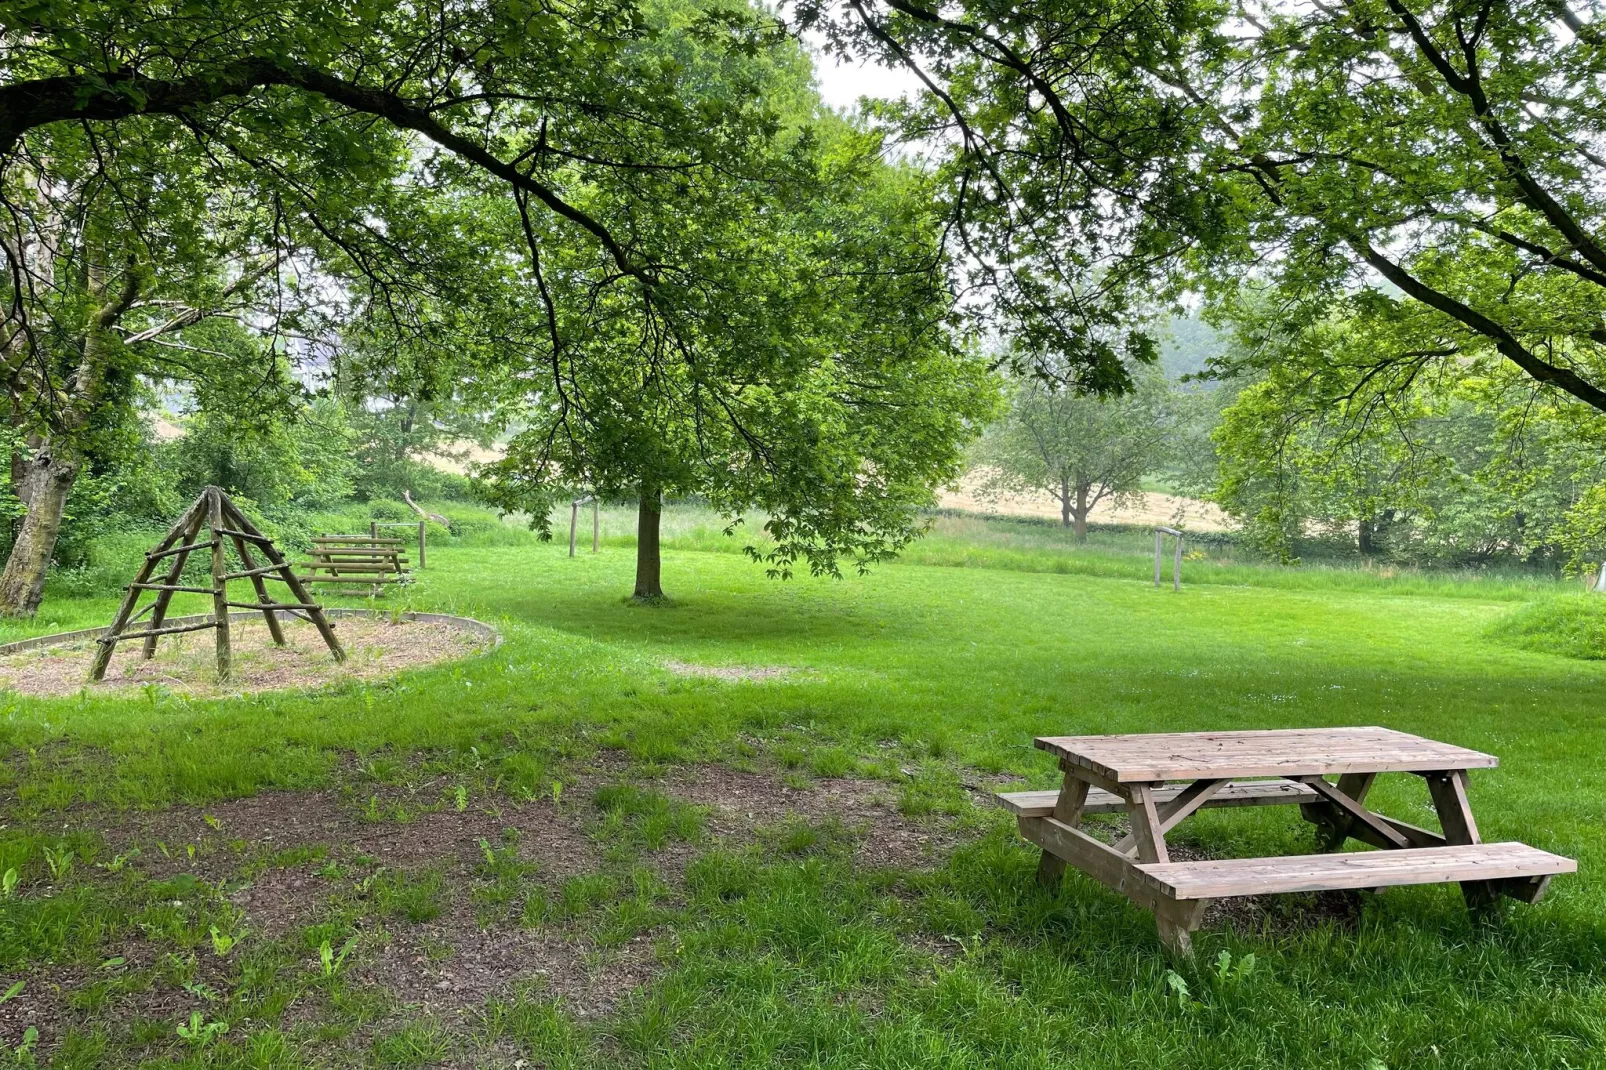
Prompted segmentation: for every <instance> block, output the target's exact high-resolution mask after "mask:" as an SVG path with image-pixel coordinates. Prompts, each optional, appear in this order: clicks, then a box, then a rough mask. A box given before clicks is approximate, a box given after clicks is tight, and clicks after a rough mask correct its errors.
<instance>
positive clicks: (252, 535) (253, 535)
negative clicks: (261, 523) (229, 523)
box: [214, 521, 273, 546]
mask: <svg viewBox="0 0 1606 1070" xmlns="http://www.w3.org/2000/svg"><path fill="white" fill-rule="evenodd" d="M236 522H237V521H236ZM214 530H215V533H216V534H218V535H227V536H228V537H229V538H231V539H236V538H238V539H250V540H251V541H252V542H254V543H256V544H257V545H258V546H267V545H271V544H272V543H273V540H272V539H270V538H268V537H267V536H266V535H264V534H262V533H261V532H260V531H241V530H239V529H238V528H216V529H214Z"/></svg>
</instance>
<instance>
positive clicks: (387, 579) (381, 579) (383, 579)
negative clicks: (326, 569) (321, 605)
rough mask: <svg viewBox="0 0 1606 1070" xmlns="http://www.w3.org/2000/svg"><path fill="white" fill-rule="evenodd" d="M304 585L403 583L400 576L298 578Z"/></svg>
mask: <svg viewBox="0 0 1606 1070" xmlns="http://www.w3.org/2000/svg"><path fill="white" fill-rule="evenodd" d="M297 579H299V580H300V581H301V582H302V583H401V582H402V577H400V576H298V577H297Z"/></svg>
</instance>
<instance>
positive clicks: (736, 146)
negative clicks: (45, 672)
mask: <svg viewBox="0 0 1606 1070" xmlns="http://www.w3.org/2000/svg"><path fill="white" fill-rule="evenodd" d="M777 39H778V31H777V29H776V27H775V25H774V23H773V21H772V20H771V19H768V18H766V17H763V16H761V15H759V14H757V13H755V12H753V11H752V10H750V9H749V8H747V7H746V6H745V5H742V4H732V3H720V2H717V0H716V2H709V3H707V4H703V5H674V4H655V3H650V2H641V3H638V2H634V0H585V2H582V3H579V4H572V3H564V4H556V5H554V4H540V3H536V4H531V3H527V2H524V0H477V2H471V3H467V4H458V3H437V2H426V3H423V4H415V5H403V6H390V7H375V6H373V5H369V4H358V3H350V4H329V3H323V2H322V0H319V2H311V0H287V2H278V3H274V2H268V3H258V2H251V3H246V2H243V0H213V2H209V3H202V4H194V5H185V6H183V7H182V8H180V9H178V10H174V9H172V8H171V7H170V6H169V5H166V4H154V3H141V2H134V0H89V2H85V3H79V2H77V0H70V2H69V0H58V2H50V0H43V2H36V3H29V4H27V5H23V6H14V7H12V8H10V9H7V11H6V13H5V17H4V19H3V20H0V61H3V70H4V75H3V77H0V189H3V190H4V192H5V196H6V198H7V202H8V203H7V207H9V208H10V209H11V210H10V212H9V213H7V215H6V216H5V218H4V219H0V223H3V224H4V225H5V226H6V227H8V228H9V231H10V237H11V239H12V240H11V241H10V243H9V244H8V245H7V246H6V248H7V249H8V252H10V253H11V255H9V257H8V268H9V270H10V272H11V273H12V278H13V285H12V287H11V291H10V297H11V303H10V316H9V318H8V319H7V321H6V328H7V335H6V337H7V338H10V339H12V340H13V341H14V342H15V343H16V347H17V348H16V353H17V355H16V356H15V359H16V360H17V361H18V362H19V363H20V362H28V361H33V362H38V361H40V360H42V359H45V357H44V354H45V342H44V341H43V340H42V335H41V332H40V331H39V330H38V329H36V326H35V325H36V324H37V323H38V322H40V321H41V319H42V318H44V317H45V316H46V315H47V313H46V312H45V311H43V310H42V309H41V307H40V305H39V303H38V301H37V300H36V297H37V295H36V293H35V292H34V290H33V288H32V287H31V285H30V284H29V282H28V277H29V275H30V273H33V274H37V273H38V272H37V271H35V270H34V269H33V268H31V267H30V266H29V264H28V261H27V257H28V256H29V253H28V248H29V247H30V243H33V244H37V241H38V238H37V234H36V233H35V231H36V229H37V228H35V227H34V225H33V222H32V220H31V219H30V218H29V215H28V213H27V211H26V210H25V208H24V209H23V210H19V209H18V207H17V206H18V205H19V204H23V205H24V206H25V203H26V201H27V199H28V197H29V195H30V193H29V191H30V190H31V189H33V188H35V187H38V186H41V185H43V186H44V187H47V188H52V189H53V188H55V187H56V186H57V185H59V184H60V183H61V182H62V181H63V179H62V176H61V175H59V174H57V173H56V171H57V170H59V167H60V158H59V156H58V155H57V154H56V153H55V152H54V151H53V149H52V144H53V139H60V138H62V137H64V136H65V135H64V134H63V131H69V132H78V131H82V132H83V134H84V136H85V137H89V138H92V139H95V140H96V141H97V142H98V143H100V144H105V145H108V146H112V147H116V148H121V149H124V150H127V149H128V148H129V147H131V146H137V147H142V148H148V149H149V152H148V156H149V159H148V160H147V161H146V166H145V168H144V170H143V171H141V172H140V174H139V176H138V177H139V179H140V181H142V182H143V183H145V184H146V185H148V186H151V187H152V188H163V189H166V188H167V186H166V185H164V183H166V182H167V180H168V177H169V176H170V175H172V174H173V173H175V172H176V171H183V172H184V173H185V174H193V176H194V178H195V185H196V187H197V188H199V189H206V190H211V191H216V193H217V195H218V196H222V195H224V192H225V191H230V190H241V191H243V193H244V194H246V195H247V196H249V197H251V198H254V206H255V208H256V209H257V210H258V211H259V213H260V220H261V225H260V227H259V231H260V232H261V233H263V234H264V235H267V236H269V237H270V238H271V239H272V240H264V241H263V243H262V244H263V246H264V248H265V249H267V250H269V251H270V252H271V253H272V254H273V255H274V256H275V257H280V256H283V255H288V252H287V250H294V251H295V252H296V253H297V254H303V253H304V254H305V256H306V259H307V262H306V263H305V264H303V265H301V267H302V269H303V270H302V271H300V272H298V273H295V274H293V275H291V277H290V278H289V280H288V281H289V282H290V283H291V284H292V290H293V292H294V293H295V294H296V295H297V296H298V297H301V298H304V299H308V300H310V299H312V298H318V297H330V298H331V300H332V301H333V303H334V304H336V305H338V306H341V307H339V308H336V309H334V310H333V311H335V312H336V314H337V315H339V314H344V315H355V316H359V317H361V316H378V317H381V318H383V319H385V320H386V321H387V322H388V325H389V331H390V334H391V336H392V337H396V338H405V339H406V340H407V342H408V344H409V345H410V346H411V347H412V348H414V349H415V350H427V349H433V350H435V351H437V352H438V353H442V354H446V355H449V356H455V355H457V354H458V353H459V351H460V349H461V346H460V344H459V343H460V341H461V340H460V339H459V338H457V337H456V336H455V335H454V330H455V329H456V327H457V326H459V324H458V323H457V322H455V317H454V314H453V313H452V312H451V311H450V310H451V309H452V308H454V306H456V305H458V304H462V303H467V304H472V303H474V301H475V292H474V289H473V288H474V287H475V286H476V285H477V276H478V275H483V274H484V273H485V272H497V271H502V272H507V273H510V274H520V275H522V276H527V277H528V278H529V279H530V280H534V286H533V288H532V289H531V290H530V291H529V292H528V293H527V294H525V296H526V297H532V296H533V295H534V294H535V293H537V292H538V291H541V290H543V289H547V288H548V284H549V283H550V284H551V288H552V289H561V290H563V291H564V295H565V297H566V300H564V301H563V302H562V304H561V307H560V303H559V302H556V301H553V302H547V301H542V300H531V301H530V302H529V304H530V307H531V308H532V309H534V310H535V311H536V312H537V314H538V321H537V327H536V328H535V329H537V330H538V331H539V333H540V334H542V335H546V336H549V337H552V338H555V339H556V341H555V342H553V351H554V353H556V352H557V351H558V350H560V349H562V348H563V347H564V346H566V345H567V344H568V342H567V341H566V339H565V338H564V337H563V336H561V335H560V334H558V333H557V332H560V331H572V332H575V333H576V336H577V337H578V338H579V339H580V340H581V341H580V342H579V343H577V345H576V352H578V353H579V354H581V355H582V356H584V354H585V353H586V344H587V343H586V341H585V339H586V336H587V334H588V333H589V332H590V331H591V330H593V329H594V328H598V327H601V328H606V327H607V325H608V324H610V323H613V324H623V325H624V326H622V327H621V329H622V330H626V331H628V332H630V333H631V337H633V338H634V339H635V342H636V344H639V345H640V346H641V356H642V358H643V359H645V360H647V361H648V362H649V363H651V364H653V365H654V366H656V367H659V368H664V369H670V370H674V369H676V368H681V367H684V368H687V369H696V368H698V367H699V366H700V363H701V362H703V361H704V360H705V359H713V358H715V357H717V356H718V354H719V353H721V352H724V349H723V348H722V347H723V346H724V345H725V342H726V341H728V340H729V338H730V337H731V336H733V335H734V334H735V333H739V331H740V330H741V329H742V327H743V322H744V309H743V305H744V304H745V302H746V300H747V298H748V297H749V296H751V295H752V293H753V292H754V287H752V286H749V285H748V284H747V282H746V280H745V279H744V278H743V277H742V274H741V272H742V271H743V270H746V271H747V272H748V273H750V274H754V275H757V276H760V277H762V276H763V275H764V274H765V273H766V272H769V271H771V270H772V265H770V264H769V263H767V260H768V258H770V257H771V254H772V251H771V250H767V249H765V248H764V247H763V246H762V245H761V244H759V243H757V242H754V241H752V240H751V239H750V237H749V234H748V231H747V228H744V227H743V226H741V225H740V223H739V221H733V220H731V219H727V220H726V222H725V225H723V226H721V227H719V228H716V229H715V230H714V231H712V232H699V231H698V230H697V229H695V228H689V227H683V226H681V225H680V224H679V220H678V219H677V215H676V212H675V207H676V206H677V205H684V206H690V205H694V204H704V205H711V204H712V203H713V202H714V199H715V198H717V197H718V196H720V195H721V192H722V191H728V190H730V189H731V188H732V187H733V186H739V185H745V186H747V187H749V188H751V189H753V190H756V189H758V188H759V187H762V186H763V185H764V184H765V183H770V182H784V181H785V179H786V174H785V167H786V165H787V161H786V156H785V154H784V153H781V152H775V151H772V149H773V145H772V143H773V142H774V141H775V139H776V137H777V136H778V133H779V129H780V124H779V123H778V121H777V118H776V113H777V108H776V105H775V102H774V101H773V100H770V99H767V98H766V97H765V96H764V95H763V94H761V93H757V92H752V91H750V90H751V89H752V87H753V86H754V84H755V82H754V79H755V78H756V77H759V76H760V72H756V71H754V70H751V69H749V68H751V67H752V64H744V63H741V62H737V63H731V64H725V65H723V66H721V65H718V64H711V65H704V67H703V68H702V69H701V70H700V71H699V72H698V73H696V74H695V75H694V74H693V73H692V72H690V71H688V69H687V68H686V66H685V64H684V62H683V61H684V60H685V58H686V50H687V49H688V48H691V47H692V46H693V44H695V48H696V49H697V50H698V51H699V52H700V53H702V54H708V55H715V56H727V57H734V58H736V59H738V60H741V59H744V58H751V57H754V56H760V55H764V54H765V50H766V49H767V48H768V47H769V45H770V44H771V43H773V42H774V41H775V40H777ZM666 42H667V43H666ZM772 164H774V165H777V166H780V167H781V171H780V172H779V173H769V172H765V171H764V170H762V169H763V168H765V167H769V166H770V165H772ZM105 188H107V189H110V190H111V191H112V193H113V195H114V197H113V199H114V200H118V210H119V211H120V212H121V215H122V219H123V224H124V226H123V232H122V235H121V236H122V237H123V238H126V239H127V240H128V241H129V242H132V243H135V244H137V243H138V241H141V240H144V239H143V238H142V237H141V235H143V234H144V233H145V231H146V230H149V229H152V228H153V227H155V223H157V222H166V223H171V222H173V221H174V220H180V219H182V218H184V217H183V212H182V211H180V212H177V213H174V214H170V215H168V216H163V217H160V218H159V219H158V218H157V217H154V216H152V217H147V216H145V215H143V214H142V212H143V207H142V206H139V205H136V207H139V208H140V210H138V211H133V212H130V211H127V210H126V209H127V208H128V207H129V204H128V202H127V201H126V199H121V198H123V194H124V192H125V189H126V187H125V185H124V184H123V183H120V182H108V183H107V184H106V187H105ZM493 194H494V195H496V196H499V197H500V198H501V200H502V204H501V208H502V209H504V211H503V212H502V215H503V217H506V216H507V215H508V214H509V213H511V214H512V215H513V216H515V217H516V218H517V220H518V221H519V226H518V228H517V229H516V231H515V234H516V239H517V244H514V245H509V244H508V243H507V242H505V241H503V240H502V239H503V238H504V237H505V235H503V234H498V235H497V242H498V245H497V251H496V255H495V256H494V257H492V258H491V259H490V260H487V259H486V257H485V249H484V248H483V247H482V246H479V245H477V244H476V242H477V241H478V239H479V237H480V236H482V235H479V234H477V232H476V227H475V221H474V220H472V219H469V220H466V221H465V220H464V219H463V218H462V217H461V215H460V214H458V213H455V212H454V205H460V203H461V199H462V198H468V199H473V198H483V197H486V196H490V195H493ZM213 199H214V198H209V197H208V196H203V195H199V194H197V195H196V196H194V197H192V198H191V203H190V204H189V206H188V207H189V210H190V212H191V213H192V215H191V222H192V224H193V225H196V226H201V227H204V226H205V225H207V222H208V221H209V220H210V219H211V213H210V211H209V209H210V206H211V204H212V203H213ZM454 199H456V200H454ZM135 201H136V202H137V201H138V198H135ZM741 203H743V204H744V205H749V206H750V205H752V204H753V203H754V198H753V197H752V196H747V197H745V198H744V199H743V200H742V202H741ZM155 229H157V230H158V232H159V228H155ZM722 242H723V243H727V244H728V246H729V248H726V249H721V248H720V247H719V246H720V243H722ZM97 255H99V254H97ZM105 255H106V256H110V257H113V258H117V257H122V259H115V266H108V267H107V268H106V269H105V270H104V271H101V270H97V272H96V273H95V275H94V279H95V280H96V281H95V282H94V286H95V287H98V289H97V291H96V292H97V293H99V294H100V295H101V297H100V298H98V299H100V300H101V301H102V305H103V306H104V308H105V310H106V313H107V316H102V317H98V318H89V319H86V320H85V322H87V323H90V324H91V328H90V329H87V333H86V337H89V336H94V337H96V338H98V337H99V335H97V334H96V333H95V332H96V331H98V330H100V327H99V326H97V325H98V324H100V322H101V319H105V318H107V317H109V316H110V315H112V314H114V313H117V312H118V308H117V303H118V301H119V300H120V295H122V294H123V293H124V292H125V291H124V290H123V289H118V288H117V287H111V288H108V287H107V286H106V285H105V284H103V283H102V281H100V280H102V279H106V280H111V281H113V282H116V283H118V284H119V285H120V284H121V283H122V282H123V281H124V280H125V279H126V278H132V277H133V275H134V274H135V273H134V271H133V269H132V268H131V267H130V268H129V270H128V271H124V267H125V266H127V265H128V264H129V263H130V262H129V261H127V259H126V257H123V250H122V248H121V247H118V248H117V249H114V250H111V251H110V252H108V253H106V254H105ZM544 255H546V256H548V258H549V260H561V261H562V277H561V278H558V277H552V276H549V275H548V274H547V273H545V272H544V270H543V263H542V259H543V256H544ZM775 255H776V256H779V255H780V254H779V253H778V252H777V253H776V254H775ZM149 259H150V260H151V263H152V266H154V263H155V261H156V260H157V259H161V258H155V257H153V258H149ZM108 263H109V264H111V263H112V262H111V261H108ZM167 266H168V265H167V264H166V263H165V261H164V263H163V267H164V268H166V267H167ZM925 266H926V267H927V269H928V270H938V269H939V265H937V264H936V263H935V262H934V261H928V262H927V264H926V265H925ZM231 272H232V273H231ZM211 274H212V276H213V277H215V278H218V279H220V280H221V281H222V282H224V283H228V282H229V281H230V279H231V278H232V279H234V280H236V281H237V280H239V279H243V278H248V277H251V276H250V272H249V270H248V269H247V268H245V267H236V268H233V269H227V268H224V267H221V266H214V268H213V270H212V273H211ZM273 281H275V282H283V281H286V280H285V275H284V274H283V273H278V274H275V276H274V280H273ZM939 282H940V280H939ZM464 286H467V287H469V289H463V288H461V287H464ZM280 292H281V293H282V292H283V291H282V290H281V291H280ZM163 299H164V300H166V299H168V298H166V297H164V298H163ZM196 311H197V314H205V313H206V312H208V311H209V310H207V309H198V310H196ZM259 313H260V310H259ZM260 318H261V316H260V314H259V316H258V319H260ZM749 335H750V336H749V338H748V343H749V344H748V346H747V348H746V349H743V348H741V347H737V350H736V351H737V352H744V353H745V352H751V351H752V350H753V348H754V347H759V348H766V349H767V351H769V352H772V353H777V354H778V353H780V352H781V351H782V350H784V347H785V342H786V339H785V338H784V336H783V335H780V334H774V335H771V336H769V337H767V338H765V337H761V336H760V332H759V331H758V330H753V331H750V332H749ZM610 337H615V338H617V337H618V336H617V335H611V336H610ZM78 349H79V350H80V351H81V350H82V346H79V347H78ZM91 352H92V353H93V352H99V351H98V350H95V349H94V348H93V347H91ZM121 352H123V353H132V352H133V350H132V349H131V347H128V346H124V347H123V349H122V350H121ZM52 359H56V358H52ZM269 363H270V365H273V362H269ZM273 366H276V365H273ZM123 368H124V371H125V372H126V373H127V374H128V375H129V376H130V377H137V376H143V375H147V374H149V373H150V372H151V371H152V366H151V365H150V364H149V363H148V362H146V363H143V364H142V363H140V362H138V361H132V360H125V362H124V364H123ZM695 374H698V375H700V374H701V372H696V373H695ZM58 378H60V377H59V376H58ZM85 382H87V380H85ZM52 389H53V388H52V387H51V386H50V385H49V383H47V382H45V381H44V380H39V382H38V383H37V384H25V385H24V386H23V388H22V394H23V395H24V407H25V408H39V409H43V408H44V407H45V403H47V402H49V401H50V400H51V398H50V395H51V391H52ZM30 390H31V391H32V393H30V392H29V391H30ZM85 411H86V412H87V413H89V414H90V415H89V416H87V417H86V418H85V420H83V421H78V422H76V423H74V424H73V425H72V427H71V428H70V429H71V430H72V431H73V433H74V434H77V433H79V432H83V433H88V432H89V431H91V430H92V429H93V428H92V425H93V424H94V422H95V419H94V416H93V414H94V413H95V412H97V411H99V409H98V408H97V406H96V405H94V404H90V405H88V406H87V407H86V409H85ZM57 497H61V496H57ZM40 500H41V501H42V502H43V501H44V499H43V498H41V499H40ZM54 500H55V499H54V498H52V499H51V501H54ZM34 515H35V510H34V509H33V508H32V507H30V513H29V519H28V522H27V523H29V524H33V526H34V527H35V528H36V529H37V534H38V535H39V538H36V539H29V540H19V544H18V545H19V547H22V546H25V545H26V546H28V547H33V548H34V549H30V550H29V552H28V557H29V560H30V562H33V565H30V567H29V568H28V570H27V571H28V575H29V577H30V579H29V583H30V584H32V585H33V587H32V588H31V589H33V590H34V593H33V595H32V596H31V598H29V597H20V598H17V599H13V600H12V601H11V602H10V603H9V605H8V606H7V607H6V608H10V609H12V610H14V611H28V610H30V609H31V608H32V604H33V603H36V602H37V590H36V581H37V579H38V578H39V576H41V575H42V572H41V570H40V569H39V568H37V567H33V566H34V565H37V564H38V563H40V562H43V561H45V560H48V557H49V552H50V546H51V544H52V542H53V537H54V530H55V529H54V527H52V524H51V522H50V518H51V517H52V516H54V517H55V521H54V523H55V524H59V518H60V511H59V510H58V509H54V508H53V507H52V508H46V507H44V506H43V505H42V506H41V507H40V509H39V510H38V520H37V521H35V519H34ZM14 556H15V555H14Z"/></svg>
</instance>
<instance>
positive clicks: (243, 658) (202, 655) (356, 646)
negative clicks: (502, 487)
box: [0, 617, 486, 698]
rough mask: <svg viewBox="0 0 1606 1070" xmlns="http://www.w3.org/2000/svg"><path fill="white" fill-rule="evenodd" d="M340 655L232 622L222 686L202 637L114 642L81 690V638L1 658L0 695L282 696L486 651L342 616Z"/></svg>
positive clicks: (287, 630) (318, 640)
mask: <svg viewBox="0 0 1606 1070" xmlns="http://www.w3.org/2000/svg"><path fill="white" fill-rule="evenodd" d="M332 623H333V624H334V628H335V635H336V636H337V637H338V638H339V639H340V643H341V645H342V646H344V647H345V649H346V660H345V662H344V663H343V664H337V663H336V662H335V660H334V658H333V657H332V656H331V655H330V653H329V648H328V647H327V646H325V645H324V642H323V639H322V637H320V636H319V634H318V631H317V629H316V628H314V627H313V626H312V625H311V624H308V623H305V622H302V621H287V622H285V625H284V637H285V645H284V646H282V647H280V646H275V645H274V644H273V641H272V637H271V636H270V635H269V634H268V629H267V626H266V625H264V624H263V623H261V622H260V621H257V622H240V621H235V622H233V623H232V624H231V626H230V649H231V652H232V657H233V667H232V672H231V675H230V677H229V680H228V681H227V682H226V683H220V682H219V681H218V679H217V661H216V645H215V643H214V639H213V633H212V632H211V631H197V632H186V633H183V634H180V635H170V636H163V637H162V638H161V640H160V642H159V644H158V646H157V649H156V656H155V657H154V658H152V659H151V660H149V661H146V660H144V658H143V655H142V650H141V644H140V643H139V642H136V641H132V640H130V641H127V642H123V643H120V644H118V649H117V653H116V654H115V655H114V656H113V658H112V662H111V666H110V668H108V669H107V671H106V679H105V680H103V681H101V682H100V683H90V681H89V667H90V663H91V661H93V659H94V656H95V642H94V641H93V640H84V641H81V642H75V643H65V644H62V645H60V646H49V647H41V648H39V649H35V650H28V651H24V652H22V653H18V654H12V655H9V656H7V657H3V658H0V690H11V691H16V692H19V693H21V694H24V695H34V696H39V697H60V696H64V695H76V694H78V693H79V692H80V691H85V690H87V691H89V692H90V693H100V692H113V693H115V692H117V691H123V690H127V689H130V688H134V687H144V686H147V685H155V686H160V687H165V688H167V689H168V690H170V691H174V692H177V693H179V694H184V695H189V696H192V697H196V698H209V697H214V696H219V695H235V694H239V693H241V692H251V691H270V690H279V689H284V688H312V687H323V686H326V685H328V684H332V683H336V682H339V681H341V680H373V679H379V678H382V677H386V676H391V675H394V674H395V673H398V672H402V671H405V670H407V669H415V668H420V667H422V666H425V665H433V664H435V663H437V662H441V661H451V660H453V659H455V658H461V657H467V656H468V655H470V654H473V653H476V652H478V651H479V650H480V649H482V648H483V647H484V646H485V642H486V641H485V640H484V639H483V638H481V637H480V636H477V635H474V634H472V633H470V632H467V631H464V630H463V629H461V628H457V627H454V626H452V625H450V624H446V623H442V622H438V621H418V620H402V621H396V622H392V621H390V620H388V619H384V618H369V617H341V618H339V619H337V620H335V621H333V622H332Z"/></svg>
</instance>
